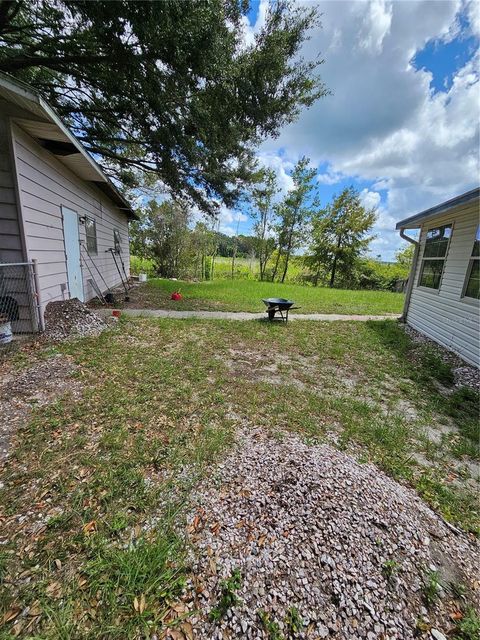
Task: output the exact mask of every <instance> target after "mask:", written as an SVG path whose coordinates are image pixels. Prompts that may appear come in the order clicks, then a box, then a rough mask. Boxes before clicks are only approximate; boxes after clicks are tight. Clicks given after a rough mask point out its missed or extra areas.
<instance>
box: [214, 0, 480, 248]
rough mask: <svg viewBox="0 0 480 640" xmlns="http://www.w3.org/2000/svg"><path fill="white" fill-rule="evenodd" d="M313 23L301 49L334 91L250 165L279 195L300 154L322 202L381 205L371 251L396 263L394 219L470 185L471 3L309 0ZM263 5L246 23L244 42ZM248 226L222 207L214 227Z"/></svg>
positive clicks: (476, 107)
mask: <svg viewBox="0 0 480 640" xmlns="http://www.w3.org/2000/svg"><path fill="white" fill-rule="evenodd" d="M316 4H317V5H319V7H320V11H321V13H322V27H321V28H318V29H315V30H312V32H311V38H310V40H309V41H308V42H307V43H306V44H305V45H304V50H303V51H302V54H303V56H304V57H306V58H308V59H313V58H315V57H316V56H317V55H318V54H320V56H321V57H322V58H323V59H324V63H323V64H322V65H321V66H320V69H319V71H320V76H321V78H322V80H323V82H324V83H325V84H326V85H327V87H328V88H329V89H330V91H331V95H329V96H327V97H325V98H322V99H320V100H319V101H317V102H316V103H315V105H314V106H312V107H311V108H310V109H308V110H304V111H303V112H302V114H301V116H300V118H299V119H298V120H297V121H296V122H295V123H292V124H290V125H288V126H286V127H285V128H284V129H283V130H282V131H281V133H280V136H279V137H278V138H276V139H275V140H267V141H265V142H264V144H263V145H262V146H261V147H260V148H259V150H258V154H257V155H258V160H259V162H260V163H261V164H263V165H264V166H267V167H272V168H273V169H274V170H275V171H276V173H277V177H278V181H279V185H280V186H281V187H282V189H283V190H284V191H286V190H288V188H289V186H290V185H291V178H290V173H291V170H292V168H293V165H294V164H295V162H296V161H297V160H298V159H299V158H300V157H301V156H303V155H307V156H308V157H309V158H310V159H311V164H312V166H314V167H316V168H317V180H318V185H319V195H320V199H321V202H322V204H326V203H327V202H329V201H330V200H331V198H332V196H333V195H334V194H336V193H339V192H340V191H341V190H342V189H343V188H344V187H345V186H350V185H353V186H354V187H355V188H357V189H358V190H359V191H360V193H361V197H362V200H363V202H364V203H365V204H366V205H368V206H376V207H377V208H378V220H377V223H376V225H375V228H374V232H375V233H376V234H377V238H376V239H375V240H374V241H373V242H372V245H371V253H372V255H375V256H377V255H378V256H381V258H382V259H383V260H393V259H394V255H395V251H396V250H397V249H398V248H400V247H402V246H404V242H403V241H402V240H401V239H400V238H399V236H398V232H396V231H395V223H396V222H397V221H398V220H401V219H403V218H407V217H408V216H410V215H413V214H414V213H417V212H419V211H422V210H423V209H425V208H427V207H430V206H433V205H435V204H439V203H440V202H443V201H444V200H447V199H449V198H452V197H454V196H456V195H459V194H461V193H464V192H465V191H468V190H469V189H472V188H474V187H476V186H478V182H479V115H480V91H479V88H480V84H479V64H478V63H479V57H480V56H479V37H480V2H479V1H478V0H472V1H470V0H451V1H450V0H394V1H389V0H372V1H371V2H366V1H365V2H364V1H362V0H348V1H343V0H328V1H320V2H316ZM266 6H267V3H266V2H265V0H254V1H253V2H252V3H251V7H250V12H249V14H248V17H246V18H245V38H246V41H247V42H249V41H251V40H252V39H253V38H254V35H255V33H257V32H258V31H259V29H261V26H262V24H263V22H264V19H265V11H266ZM237 222H239V230H240V233H248V232H249V231H250V230H251V222H250V220H249V219H248V216H247V215H246V211H243V212H242V211H231V210H228V209H226V208H222V210H221V214H220V228H221V230H222V231H223V232H225V233H228V234H229V235H233V234H234V233H235V230H236V227H237Z"/></svg>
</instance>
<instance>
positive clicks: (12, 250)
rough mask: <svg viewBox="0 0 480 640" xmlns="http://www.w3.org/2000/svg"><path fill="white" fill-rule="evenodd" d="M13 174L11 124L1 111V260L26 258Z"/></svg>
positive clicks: (21, 259) (12, 260)
mask: <svg viewBox="0 0 480 640" xmlns="http://www.w3.org/2000/svg"><path fill="white" fill-rule="evenodd" d="M13 176H14V173H13V166H12V160H11V151H10V124H9V122H8V119H7V117H6V116H4V115H2V114H1V113H0V262H22V261H23V259H24V258H23V248H22V240H21V236H20V226H19V222H18V214H17V202H16V195H15V183H14V180H13Z"/></svg>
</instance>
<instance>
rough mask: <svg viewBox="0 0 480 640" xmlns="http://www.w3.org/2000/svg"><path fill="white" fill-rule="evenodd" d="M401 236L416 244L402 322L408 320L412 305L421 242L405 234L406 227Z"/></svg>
mask: <svg viewBox="0 0 480 640" xmlns="http://www.w3.org/2000/svg"><path fill="white" fill-rule="evenodd" d="M400 237H401V238H403V240H406V241H407V242H410V243H411V244H414V245H415V250H414V252H413V258H412V266H411V267H410V274H409V276H408V283H407V290H406V291H405V303H404V305H403V312H402V315H401V317H400V322H407V314H408V307H409V306H410V298H411V295H412V289H413V280H414V278H415V272H416V270H417V260H418V251H419V248H420V242H418V241H417V240H414V239H413V238H410V236H407V235H405V229H400Z"/></svg>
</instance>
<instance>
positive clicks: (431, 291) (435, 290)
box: [417, 284, 440, 296]
mask: <svg viewBox="0 0 480 640" xmlns="http://www.w3.org/2000/svg"><path fill="white" fill-rule="evenodd" d="M417 289H419V290H420V291H426V292H428V293H434V294H435V295H437V296H438V295H439V294H440V287H439V288H438V289H433V287H424V286H423V285H421V284H418V285H417Z"/></svg>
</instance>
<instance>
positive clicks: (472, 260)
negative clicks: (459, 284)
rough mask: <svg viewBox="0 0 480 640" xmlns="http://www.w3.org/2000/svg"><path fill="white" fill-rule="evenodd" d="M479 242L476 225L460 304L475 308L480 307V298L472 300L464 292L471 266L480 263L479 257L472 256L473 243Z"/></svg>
mask: <svg viewBox="0 0 480 640" xmlns="http://www.w3.org/2000/svg"><path fill="white" fill-rule="evenodd" d="M479 241H480V224H479V225H477V227H476V229H475V237H474V239H473V245H472V250H471V252H470V256H469V258H468V266H467V272H466V274H465V280H464V282H463V289H462V296H461V299H462V302H465V303H467V304H472V305H475V306H478V305H480V298H472V297H471V296H467V294H466V292H467V289H468V283H469V281H470V276H471V275H472V270H473V265H474V264H475V262H479V263H480V255H478V256H474V255H473V254H474V251H475V243H476V242H479Z"/></svg>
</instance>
